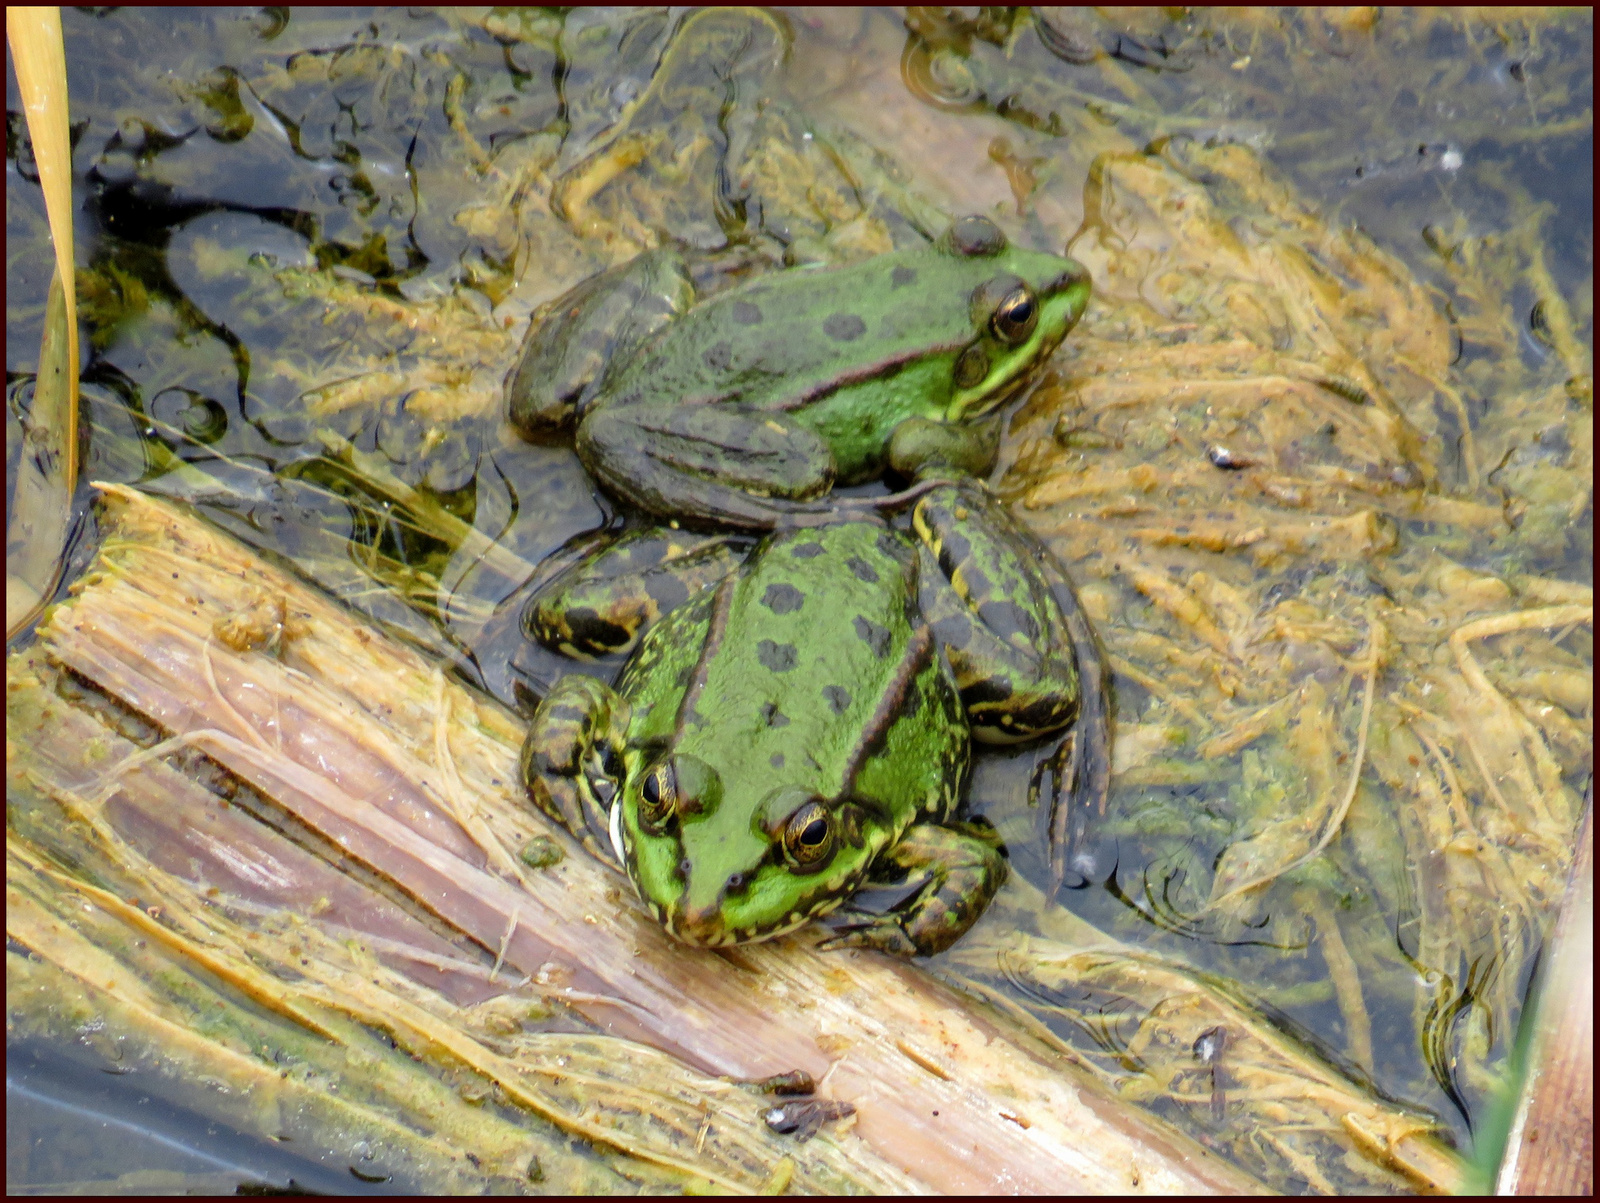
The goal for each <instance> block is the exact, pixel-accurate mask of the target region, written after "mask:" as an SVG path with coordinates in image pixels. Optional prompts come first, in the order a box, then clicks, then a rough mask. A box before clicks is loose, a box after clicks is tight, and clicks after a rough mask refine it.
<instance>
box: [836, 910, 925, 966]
mask: <svg viewBox="0 0 1600 1203" xmlns="http://www.w3.org/2000/svg"><path fill="white" fill-rule="evenodd" d="M828 927H829V929H830V930H831V932H832V934H831V935H829V936H828V937H827V938H826V939H824V940H823V941H822V942H821V943H820V944H818V945H817V947H818V948H819V949H820V950H822V951H823V952H829V951H832V950H833V949H836V948H875V949H877V950H878V951H879V952H887V953H892V954H893V955H895V956H900V957H914V956H916V955H918V953H919V952H921V949H919V948H918V947H917V946H916V943H915V942H914V941H913V940H912V939H911V937H910V936H909V935H907V934H906V930H905V928H904V927H902V926H901V925H900V919H899V917H898V916H896V915H893V914H888V915H872V914H868V913H867V912H865V911H849V910H845V911H839V912H837V913H836V914H835V916H834V918H833V920H832V921H831V922H830V923H829V924H828Z"/></svg>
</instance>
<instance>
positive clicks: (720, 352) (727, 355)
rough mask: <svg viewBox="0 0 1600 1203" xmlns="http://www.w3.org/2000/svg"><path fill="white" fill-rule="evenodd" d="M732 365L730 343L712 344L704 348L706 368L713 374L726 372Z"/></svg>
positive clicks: (731, 347)
mask: <svg viewBox="0 0 1600 1203" xmlns="http://www.w3.org/2000/svg"><path fill="white" fill-rule="evenodd" d="M732 365H733V346H732V344H730V343H725V342H720V343H712V344H711V345H710V346H709V347H707V348H706V367H708V368H710V369H711V370H712V371H713V372H726V371H727V370H728V369H729V368H730V367H731V366H732Z"/></svg>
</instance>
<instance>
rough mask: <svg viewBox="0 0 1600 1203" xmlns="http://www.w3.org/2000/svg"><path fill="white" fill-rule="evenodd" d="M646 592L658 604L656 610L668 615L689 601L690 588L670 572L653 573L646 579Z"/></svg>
mask: <svg viewBox="0 0 1600 1203" xmlns="http://www.w3.org/2000/svg"><path fill="white" fill-rule="evenodd" d="M645 592H646V593H648V594H649V595H650V599H651V600H652V601H654V602H655V603H656V608H657V609H658V610H660V612H661V613H663V614H666V613H668V612H669V611H671V610H676V609H677V608H678V607H679V606H681V605H683V603H684V602H686V601H688V600H689V586H688V584H687V583H686V582H685V581H683V580H682V579H681V578H679V577H675V576H673V575H672V574H671V573H669V572H653V573H651V574H650V576H649V577H647V578H646V583H645Z"/></svg>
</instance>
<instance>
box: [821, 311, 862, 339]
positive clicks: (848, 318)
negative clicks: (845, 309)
mask: <svg viewBox="0 0 1600 1203" xmlns="http://www.w3.org/2000/svg"><path fill="white" fill-rule="evenodd" d="M822 329H823V330H824V331H825V332H826V333H827V335H828V337H829V338H832V339H836V340H837V341H839V342H842V343H848V342H854V341H855V340H856V339H858V338H860V337H861V336H862V335H863V334H865V333H866V332H867V323H866V322H864V321H862V320H861V319H860V318H858V317H857V316H856V315H855V314H853V313H836V314H834V315H833V316H832V317H830V318H829V319H828V320H827V321H825V322H823V323H822Z"/></svg>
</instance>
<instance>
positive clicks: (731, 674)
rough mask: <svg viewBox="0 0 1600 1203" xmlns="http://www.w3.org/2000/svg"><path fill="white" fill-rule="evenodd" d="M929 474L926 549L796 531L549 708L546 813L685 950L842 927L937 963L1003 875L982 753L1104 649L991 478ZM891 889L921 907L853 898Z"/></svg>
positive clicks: (771, 542) (1070, 712) (890, 537)
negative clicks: (974, 787) (610, 671)
mask: <svg viewBox="0 0 1600 1203" xmlns="http://www.w3.org/2000/svg"><path fill="white" fill-rule="evenodd" d="M922 483H923V484H924V485H925V486H927V490H928V491H926V492H925V493H924V495H923V496H922V497H921V499H920V500H919V501H918V503H917V507H916V511H915V513H914V515H913V530H914V533H915V538H913V537H910V536H908V535H906V534H903V533H901V532H899V531H897V530H894V529H891V528H890V527H889V526H888V525H886V524H885V523H884V522H882V521H881V520H877V519H854V520H846V521H841V522H838V523H834V524H826V525H819V526H809V527H798V528H790V529H785V530H780V531H778V532H776V533H774V534H772V535H770V536H768V537H767V538H766V539H765V540H764V541H763V542H762V543H761V544H759V545H758V546H757V547H756V549H755V550H754V552H753V553H752V554H751V555H750V556H749V558H748V559H746V560H745V561H744V563H743V564H742V565H739V566H738V567H736V568H735V569H734V570H733V571H731V572H730V573H729V574H728V575H726V576H725V577H724V578H723V579H722V580H721V582H720V583H719V584H717V585H716V586H715V588H711V589H704V590H702V591H700V592H699V593H698V594H696V595H694V596H693V597H692V598H691V599H690V600H688V601H687V602H684V603H683V604H681V605H679V606H678V608H676V609H675V610H673V611H672V612H671V613H670V614H668V615H667V616H666V617H665V618H664V619H662V620H661V621H660V622H659V623H657V624H656V625H655V626H654V627H653V628H652V629H651V630H650V631H649V632H648V634H646V635H645V636H644V638H643V640H642V641H641V642H640V644H639V646H638V649H637V651H636V652H635V653H634V655H633V656H632V658H631V659H630V660H629V661H628V663H627V665H626V667H625V668H624V670H623V672H622V674H621V676H620V677H619V679H618V681H617V685H616V688H615V689H613V688H611V687H608V686H606V685H604V684H602V683H601V682H599V681H597V680H595V679H594V678H592V677H587V676H578V675H570V676H566V677H563V678H561V680H559V681H558V682H557V683H556V685H555V687H554V689H553V690H552V691H551V692H550V694H549V695H548V696H547V697H546V698H545V700H544V701H543V702H542V703H541V704H540V706H539V708H538V710H537V711H536V713H535V715H534V719H533V722H532V725H531V727H530V730H529V734H528V737H527V740H526V743H525V744H524V746H523V752H522V769H521V771H522V778H523V781H524V784H525V786H526V788H527V790H528V792H529V796H530V798H531V799H532V800H533V802H534V803H535V804H536V805H537V806H538V807H539V808H540V809H541V810H543V811H544V812H545V813H547V814H548V815H550V816H551V817H552V818H554V819H556V820H557V821H559V822H561V823H562V824H564V825H565V826H566V827H567V828H568V829H569V830H571V831H572V832H573V833H574V834H575V835H577V836H578V837H579V838H580V839H581V840H582V841H583V843H584V844H585V846H586V847H588V848H589V849H590V850H591V851H592V852H594V853H595V854H596V855H599V856H601V857H603V858H605V859H608V860H611V861H613V862H614V863H617V864H619V865H620V866H621V867H622V868H623V869H624V870H625V871H626V873H627V875H628V877H629V878H630V880H631V881H632V882H633V884H634V887H635V889H636V890H637V892H638V894H639V896H640V897H641V898H642V899H643V900H644V901H645V902H646V903H647V904H648V905H649V907H650V908H651V910H652V912H653V913H654V914H655V915H656V917H657V918H658V919H659V920H660V921H661V923H662V924H663V925H664V926H665V927H666V928H667V930H668V931H669V932H671V933H672V934H673V935H675V936H676V937H678V938H679V939H681V940H684V941H686V942H688V943H691V944H697V945H702V946H717V945H723V944H733V943H740V942H747V941H755V940H762V939H767V938H770V937H772V936H776V935H779V934H781V933H783V932H787V931H791V930H793V929H795V928H797V927H799V926H801V925H802V924H804V923H806V922H808V921H810V920H812V919H814V918H818V917H820V916H823V915H828V914H829V913H830V912H838V913H836V914H835V915H834V918H833V920H832V924H833V927H834V935H833V936H832V937H830V939H829V941H828V944H829V945H831V946H839V945H861V946H867V947H873V948H878V949H882V950H884V951H888V952H894V953H899V954H902V955H909V954H913V953H921V954H932V953H935V952H938V951H941V950H942V949H944V948H947V947H949V946H950V945H951V944H952V943H953V942H954V941H955V940H956V939H957V938H959V937H960V936H961V935H962V934H963V933H964V932H965V931H966V930H967V929H968V928H969V927H970V926H971V925H972V923H973V922H975V921H976V919H977V917H978V916H979V914H981V913H982V911H983V909H984V907H985V906H987V904H988V902H989V900H990V899H991V898H992V897H993V896H994V893H995V891H996V890H997V889H998V888H999V886H1000V885H1001V883H1002V882H1003V880H1004V877H1005V871H1006V869H1005V860H1004V857H1003V855H1002V853H1001V852H1000V850H999V849H998V848H997V847H996V844H995V842H994V840H993V839H992V838H985V836H984V834H983V833H982V832H981V831H980V830H979V829H976V828H973V827H970V826H966V825H963V824H961V823H959V822H958V821H957V816H958V811H959V808H960V806H961V804H962V800H963V794H964V788H965V784H966V780H967V775H968V769H969V764H970V744H971V740H972V739H974V738H976V739H979V740H982V741H985V742H995V743H1014V742H1021V741H1024V740H1029V739H1033V738H1036V737H1039V736H1043V735H1046V734H1049V733H1055V732H1060V731H1061V730H1063V729H1064V728H1066V727H1067V726H1068V725H1069V724H1071V723H1072V722H1073V720H1074V718H1076V717H1077V716H1078V711H1079V707H1080V660H1082V658H1081V657H1080V656H1079V654H1078V652H1077V647H1076V645H1077V643H1078V638H1079V637H1083V638H1087V639H1088V640H1089V643H1088V644H1087V645H1086V646H1087V647H1088V648H1089V649H1090V650H1091V651H1092V635H1090V634H1089V633H1088V630H1087V626H1086V624H1082V616H1081V613H1079V612H1077V611H1076V607H1075V601H1073V600H1072V598H1071V590H1070V586H1069V585H1067V583H1066V579H1065V576H1064V574H1062V573H1061V572H1060V570H1059V566H1058V565H1056V564H1055V561H1054V559H1053V557H1051V556H1050V555H1049V553H1048V552H1047V551H1046V550H1045V549H1044V548H1043V547H1041V546H1040V545H1038V544H1037V543H1036V542H1035V541H1034V540H1033V539H1032V538H1031V536H1029V535H1028V534H1027V533H1026V532H1025V531H1023V530H1022V529H1021V528H1020V527H1018V526H1017V525H1016V524H1015V523H1014V521H1013V520H1012V519H1011V518H1010V516H1009V514H1007V513H1006V511H1005V509H1004V508H1003V507H1002V506H1001V505H1000V504H999V502H998V501H997V500H996V499H995V498H994V497H993V496H992V495H991V494H990V493H989V492H988V490H987V489H986V488H985V487H984V486H983V485H982V484H980V483H979V482H977V481H974V480H971V479H970V478H965V477H961V476H959V475H957V474H953V473H944V472H939V473H935V474H933V475H931V476H930V477H929V478H927V479H924V480H923V482H922ZM1074 616H1075V619H1076V621H1077V622H1078V623H1079V624H1081V629H1080V628H1075V627H1074V625H1073V623H1074ZM1081 669H1082V672H1083V673H1086V674H1098V672H1099V671H1100V669H1099V663H1098V660H1097V659H1091V660H1084V661H1082V663H1081ZM1094 730H1095V729H1094V728H1092V727H1091V730H1090V734H1091V741H1092V738H1093V737H1094V735H1093V732H1094ZM1099 731H1100V732H1101V734H1103V726H1102V727H1101V728H1099ZM1080 734H1082V732H1081V731H1074V732H1073V733H1072V734H1071V735H1069V736H1068V738H1067V741H1066V742H1065V743H1064V744H1063V748H1064V749H1070V748H1075V747H1076V742H1075V741H1076V740H1077V738H1078V737H1079V735H1080ZM1099 751H1100V752H1104V751H1105V749H1104V747H1101V748H1100V749H1099ZM896 879H898V881H897V880H896ZM880 882H881V883H884V884H889V883H893V884H896V885H899V886H901V887H906V888H909V889H910V890H911V893H910V896H909V897H908V898H907V899H905V900H904V901H903V902H902V903H901V904H900V905H898V906H897V907H895V908H894V909H892V910H890V911H888V912H887V913H883V914H874V913H870V912H865V911H860V912H858V911H855V910H854V909H852V908H851V907H850V902H851V899H852V898H853V897H854V896H855V895H856V894H857V892H858V891H860V890H861V889H862V888H863V887H864V886H867V885H869V884H874V883H880ZM841 908H842V909H841Z"/></svg>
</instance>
